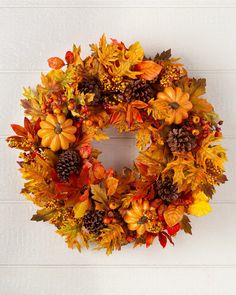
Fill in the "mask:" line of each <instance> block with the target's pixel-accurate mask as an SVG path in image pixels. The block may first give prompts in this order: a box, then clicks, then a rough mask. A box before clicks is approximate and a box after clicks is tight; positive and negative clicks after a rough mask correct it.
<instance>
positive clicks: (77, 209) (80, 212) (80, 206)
mask: <svg viewBox="0 0 236 295" xmlns="http://www.w3.org/2000/svg"><path fill="white" fill-rule="evenodd" d="M88 208H89V199H87V200H85V201H83V202H79V203H77V204H76V205H75V206H74V207H73V211H74V213H75V218H82V217H84V215H85V213H86V211H87V210H88Z"/></svg>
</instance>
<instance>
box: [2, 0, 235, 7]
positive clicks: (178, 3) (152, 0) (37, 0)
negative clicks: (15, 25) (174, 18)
mask: <svg viewBox="0 0 236 295" xmlns="http://www.w3.org/2000/svg"><path fill="white" fill-rule="evenodd" d="M235 6H236V4H235V1H234V0H224V2H222V1H221V0H207V1H206V0H192V1H188V0H158V1H157V0H145V1H142V0H106V1H101V0H60V1H58V0H1V1H0V7H174V8H179V7H235Z"/></svg>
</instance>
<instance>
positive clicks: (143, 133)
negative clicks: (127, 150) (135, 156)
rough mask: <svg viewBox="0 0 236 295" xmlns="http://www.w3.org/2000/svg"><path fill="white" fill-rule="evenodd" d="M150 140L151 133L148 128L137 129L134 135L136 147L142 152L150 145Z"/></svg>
mask: <svg viewBox="0 0 236 295" xmlns="http://www.w3.org/2000/svg"><path fill="white" fill-rule="evenodd" d="M150 139H151V132H150V130H149V129H148V128H145V129H139V130H138V131H137V133H136V146H137V147H138V149H139V150H141V151H142V150H144V148H145V147H146V146H147V145H148V144H149V143H150Z"/></svg>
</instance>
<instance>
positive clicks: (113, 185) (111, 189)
mask: <svg viewBox="0 0 236 295" xmlns="http://www.w3.org/2000/svg"><path fill="white" fill-rule="evenodd" d="M118 183H119V180H118V179H117V178H115V177H112V176H109V177H108V178H107V179H106V181H105V185H106V191H107V196H108V197H110V196H112V195H114V193H115V192H116V189H117V187H118Z"/></svg>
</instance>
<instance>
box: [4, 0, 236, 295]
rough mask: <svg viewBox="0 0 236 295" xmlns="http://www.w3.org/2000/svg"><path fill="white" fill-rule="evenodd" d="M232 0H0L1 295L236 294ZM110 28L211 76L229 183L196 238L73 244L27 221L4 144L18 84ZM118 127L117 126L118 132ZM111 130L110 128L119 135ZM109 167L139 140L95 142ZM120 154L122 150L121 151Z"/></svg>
mask: <svg viewBox="0 0 236 295" xmlns="http://www.w3.org/2000/svg"><path fill="white" fill-rule="evenodd" d="M235 31H236V1H234V0H227V1H222V0H221V1H220V0H205V1H203V0H200V1H197V0H189V1H187V0H177V1H174V0H161V1H147V2H146V3H144V1H138V2H135V1H100V2H98V1H76V0H68V1H66V0H63V1H59V0H37V1H33V0H19V1H17V0H0V87H1V88H0V89H1V90H0V101H1V105H0V121H1V137H0V155H1V164H0V191H1V193H0V294H1V295H31V294H34V295H54V294H63V295H74V294H81V295H87V294H89V295H94V294H99V295H100V294H102V295H108V294H117V295H120V294H131V293H132V294H136V295H141V294H142V295H143V294H145V295H146V294H147V295H154V294H155V295H159V294H163V295H165V294H166V295H169V294H175V295H180V294H181V295H196V294H201V295H222V294H224V295H234V294H236V281H235V275H236V231H235V227H236V214H235V212H236V201H235V191H236V176H235V164H236V153H235V148H236V128H235V127H236V35H235ZM103 32H105V33H106V34H107V36H108V37H113V38H117V39H119V40H120V39H121V40H123V41H124V42H126V43H128V44H129V43H130V42H133V41H136V40H140V41H141V42H142V44H143V46H144V48H145V50H146V53H147V54H150V55H152V54H155V52H156V51H157V50H159V51H160V50H162V49H168V48H169V47H171V48H172V50H173V54H174V55H176V56H181V57H182V58H183V62H184V63H185V64H186V66H187V68H188V69H189V70H190V71H191V73H192V75H194V76H196V77H206V78H207V81H208V98H209V99H210V101H211V102H212V103H214V104H215V106H216V109H217V110H218V111H219V112H220V114H221V116H222V118H223V119H224V120H225V125H224V134H225V140H224V144H225V146H226V147H227V148H228V155H229V162H228V163H227V174H228V177H229V182H228V183H227V184H226V185H224V186H222V187H221V188H220V189H219V190H218V192H217V195H216V196H215V199H214V201H213V208H214V211H213V213H211V214H210V215H209V216H207V217H204V218H201V219H197V218H195V219H194V218H193V220H192V225H193V236H192V237H190V236H187V235H184V234H182V233H181V234H179V235H178V237H177V238H176V246H175V247H167V249H165V250H162V249H161V247H160V246H158V245H155V246H153V247H151V248H150V249H148V250H146V249H145V248H140V249H136V250H132V248H131V247H126V248H124V249H123V251H121V252H118V253H115V254H114V255H112V256H110V257H106V256H105V254H104V253H103V252H95V251H87V252H86V251H84V252H83V253H82V254H79V253H78V252H77V251H76V250H74V251H71V250H68V249H67V247H66V245H65V244H64V242H63V240H62V238H61V237H59V236H57V235H56V234H54V228H53V227H52V226H50V225H48V224H44V223H34V222H30V221H29V220H30V218H31V215H32V214H33V212H34V211H35V207H34V206H33V205H31V204H30V203H28V202H26V201H24V199H23V197H22V196H20V194H19V191H20V188H21V185H22V181H21V179H20V175H19V173H17V170H16V168H17V165H16V163H15V162H16V158H17V152H16V151H13V150H12V151H11V150H9V149H8V148H7V146H6V143H5V138H6V136H7V135H9V134H10V128H9V126H8V125H9V124H10V123H12V122H15V123H22V118H23V116H22V114H23V111H22V110H21V109H20V108H19V99H20V97H21V90H22V87H23V86H24V85H25V86H26V85H31V86H33V85H35V83H36V82H38V81H39V74H40V72H41V71H47V70H48V68H47V62H46V61H47V58H48V57H51V56H63V55H64V53H65V51H66V50H68V49H70V48H71V45H72V43H77V44H79V43H80V44H82V48H83V49H84V52H85V54H86V53H87V52H88V47H87V45H88V44H89V43H91V42H96V41H97V40H98V38H99V36H100V35H101V34H102V33H103ZM112 134H113V133H112ZM113 135H114V134H113ZM98 145H99V146H100V147H101V148H102V150H103V151H104V152H106V151H112V153H109V152H107V153H106V159H105V158H103V160H104V163H105V164H106V165H107V166H113V167H117V168H120V167H121V166H122V165H125V164H126V165H127V164H129V165H131V163H132V160H133V159H134V157H135V154H136V151H135V147H134V140H133V139H132V138H130V137H129V136H128V137H127V136H126V137H122V138H118V137H117V135H114V136H113V138H112V139H111V140H110V141H109V142H105V143H102V144H101V143H99V144H98ZM116 152H117V156H118V157H119V156H120V154H122V158H121V159H119V161H118V158H117V157H116V155H115V154H116Z"/></svg>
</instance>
